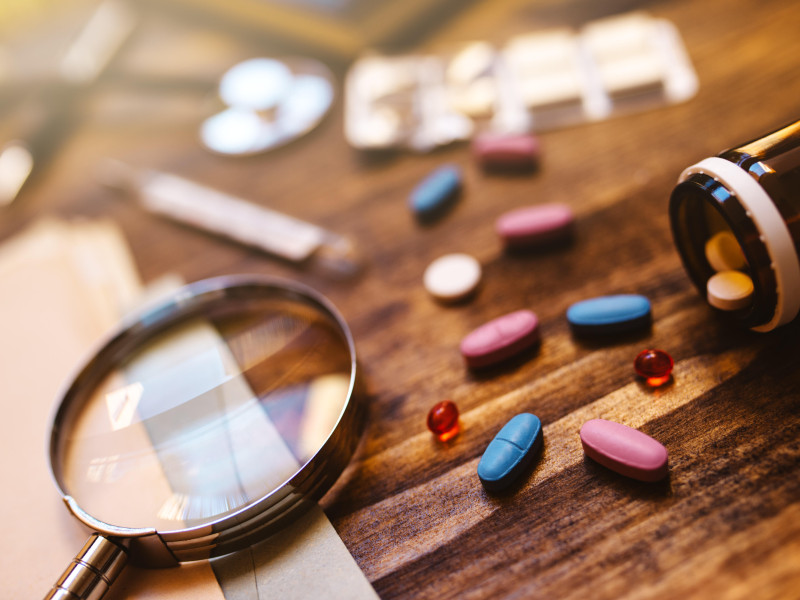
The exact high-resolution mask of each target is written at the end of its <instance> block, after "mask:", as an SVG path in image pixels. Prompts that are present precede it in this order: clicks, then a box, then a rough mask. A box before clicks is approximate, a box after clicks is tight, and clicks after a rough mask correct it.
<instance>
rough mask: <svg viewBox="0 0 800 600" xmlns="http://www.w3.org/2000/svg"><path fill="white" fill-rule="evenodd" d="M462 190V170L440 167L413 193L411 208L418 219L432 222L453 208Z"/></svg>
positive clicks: (450, 166)
mask: <svg viewBox="0 0 800 600" xmlns="http://www.w3.org/2000/svg"><path fill="white" fill-rule="evenodd" d="M460 190H461V169H459V168H458V167H457V166H455V165H445V166H443V167H439V168H438V169H436V170H435V171H434V172H433V173H431V174H430V175H428V176H427V177H426V178H425V179H423V180H422V181H421V182H420V183H419V184H418V185H417V187H415V188H414V190H413V191H412V192H411V196H410V197H409V206H410V207H411V210H412V211H413V212H414V214H415V215H416V216H417V218H419V219H421V220H431V219H436V218H438V217H440V216H442V215H443V214H444V213H445V212H446V211H447V210H448V209H449V208H450V206H452V204H453V202H454V201H455V200H456V198H457V197H458V193H459V191H460Z"/></svg>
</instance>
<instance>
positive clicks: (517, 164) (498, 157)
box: [472, 132, 541, 171]
mask: <svg viewBox="0 0 800 600" xmlns="http://www.w3.org/2000/svg"><path fill="white" fill-rule="evenodd" d="M472 154H473V156H474V157H475V158H476V160H477V161H478V163H479V164H480V165H481V167H483V168H484V169H485V170H487V171H494V170H497V171H503V170H510V171H521V170H533V169H535V168H536V166H537V165H538V164H539V156H540V154H541V146H540V145H539V140H538V138H536V137H534V136H532V135H529V134H516V135H508V134H499V133H491V132H486V133H482V134H480V135H478V136H477V137H475V139H474V140H473V142H472Z"/></svg>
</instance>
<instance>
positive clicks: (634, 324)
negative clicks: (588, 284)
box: [567, 294, 651, 335]
mask: <svg viewBox="0 0 800 600" xmlns="http://www.w3.org/2000/svg"><path fill="white" fill-rule="evenodd" d="M567 321H569V324H570V327H571V328H572V331H573V333H575V334H576V335H598V334H600V335H605V334H613V333H624V332H628V331H633V330H635V329H640V328H645V327H649V326H650V322H651V313H650V300H648V299H647V298H645V297H644V296H640V295H638V294H620V295H617V296H600V297H598V298H591V299H589V300H582V301H581V302H576V303H575V304H573V305H572V306H570V307H569V308H568V309H567Z"/></svg>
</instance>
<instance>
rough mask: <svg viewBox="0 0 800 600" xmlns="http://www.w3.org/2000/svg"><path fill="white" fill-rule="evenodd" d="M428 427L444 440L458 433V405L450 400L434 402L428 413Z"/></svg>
mask: <svg viewBox="0 0 800 600" xmlns="http://www.w3.org/2000/svg"><path fill="white" fill-rule="evenodd" d="M428 429H430V430H431V431H432V432H433V434H434V435H435V436H436V437H437V438H439V440H441V441H442V442H446V441H447V440H450V439H452V438H454V437H455V436H456V435H458V407H457V406H456V405H455V404H454V403H453V402H451V401H450V400H444V401H442V402H439V403H438V404H435V405H434V407H433V408H432V409H431V410H430V412H429V413H428Z"/></svg>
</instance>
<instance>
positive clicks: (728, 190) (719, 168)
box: [670, 121, 800, 331]
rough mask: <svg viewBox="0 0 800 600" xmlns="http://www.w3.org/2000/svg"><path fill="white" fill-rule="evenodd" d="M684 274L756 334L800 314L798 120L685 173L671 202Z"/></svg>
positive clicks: (718, 306)
mask: <svg viewBox="0 0 800 600" xmlns="http://www.w3.org/2000/svg"><path fill="white" fill-rule="evenodd" d="M670 221H671V225H672V234H673V238H674V241H675V245H676V246H677V248H678V251H679V253H680V255H681V259H682V260H683V264H684V267H685V268H686V271H687V272H688V274H689V276H690V277H691V279H692V281H693V282H694V284H695V286H696V287H697V288H698V291H700V293H701V294H702V295H703V297H705V298H706V301H707V302H708V304H709V305H711V306H712V307H714V308H715V309H718V310H720V311H722V312H724V313H726V314H727V315H729V316H730V317H731V318H733V319H734V320H737V321H739V322H741V323H742V324H743V325H744V326H746V327H749V328H751V329H753V330H754V331H771V330H773V329H775V328H776V327H779V326H781V325H784V324H786V323H789V322H790V321H792V320H794V319H795V317H796V316H797V314H798V312H800V259H798V256H799V255H800V121H797V122H795V123H792V124H790V125H787V126H785V127H783V128H781V129H778V130H776V131H774V132H772V133H770V134H767V135H766V136H763V137H761V138H759V139H756V140H752V141H750V142H747V143H745V144H743V145H741V146H738V147H736V148H732V149H730V150H726V151H724V152H722V153H720V154H719V155H717V156H715V157H711V158H707V159H705V160H702V161H700V162H699V163H697V164H695V165H693V166H691V167H689V168H687V169H686V170H684V172H683V173H682V174H681V176H680V178H679V180H678V185H677V186H676V187H675V189H674V190H673V192H672V196H671V199H670Z"/></svg>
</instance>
